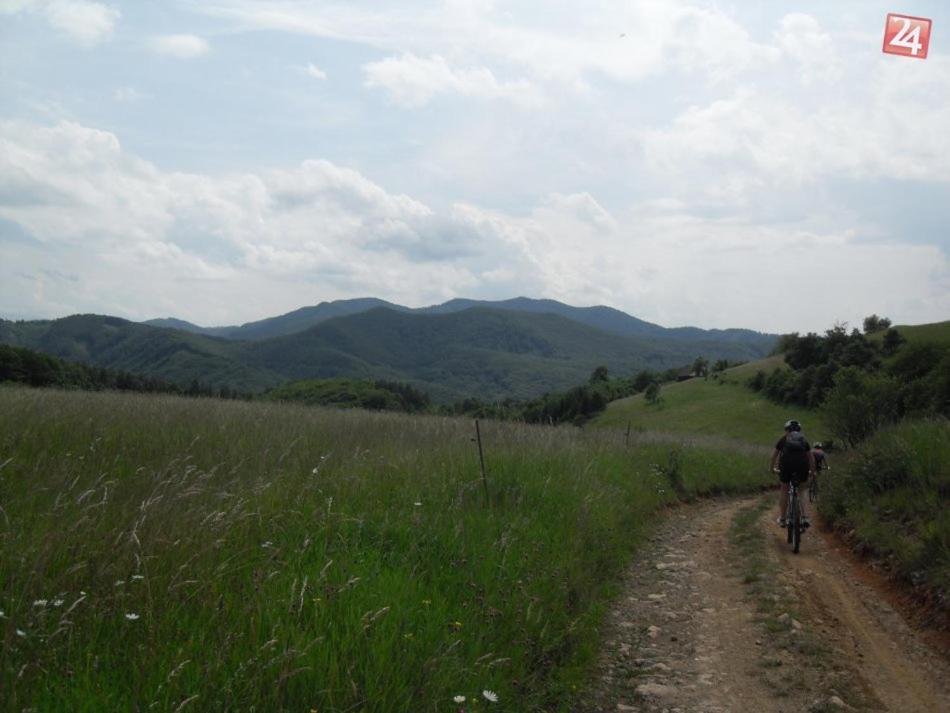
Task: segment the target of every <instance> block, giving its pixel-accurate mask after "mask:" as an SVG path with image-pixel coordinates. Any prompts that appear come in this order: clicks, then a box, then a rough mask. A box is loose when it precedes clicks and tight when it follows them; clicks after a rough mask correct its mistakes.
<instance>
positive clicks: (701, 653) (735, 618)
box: [576, 497, 950, 713]
mask: <svg viewBox="0 0 950 713" xmlns="http://www.w3.org/2000/svg"><path fill="white" fill-rule="evenodd" d="M759 500H760V498H759V497H755V498H747V499H742V500H735V499H731V500H715V501H707V502H704V503H701V504H699V505H695V506H689V507H685V508H679V509H677V510H673V511H671V513H670V515H669V516H668V517H667V518H666V520H665V522H664V523H663V524H661V525H660V527H659V528H658V529H657V531H656V533H655V534H654V536H653V537H652V538H651V540H650V542H649V544H648V545H647V546H646V547H644V548H643V551H642V552H641V555H640V556H639V557H638V559H637V561H636V562H635V563H634V565H633V566H631V568H630V570H629V572H628V574H627V581H626V586H625V588H624V594H623V595H622V596H621V597H620V598H619V601H618V602H617V603H616V604H615V606H614V608H613V609H612V611H611V612H610V614H609V615H608V620H607V624H606V632H605V633H606V645H605V647H604V650H603V652H602V655H601V659H600V663H599V670H598V676H597V678H596V682H595V684H594V685H593V686H592V689H591V691H590V692H589V693H588V694H587V695H586V696H585V697H584V700H583V701H582V702H581V703H580V704H579V705H578V706H577V709H576V710H577V711H584V712H585V713H593V712H594V711H598V712H601V711H631V712H633V711H641V712H644V713H645V712H646V711H656V712H666V713H686V712H687V711H689V712H692V711H697V712H698V711H703V712H705V713H722V712H725V711H736V712H737V713H738V712H745V711H755V712H756V713H758V712H759V711H761V712H763V713H767V712H776V713H779V712H785V711H788V712H791V711H795V712H796V713H799V712H802V711H809V710H811V711H835V710H889V711H901V712H902V713H903V712H904V711H908V712H913V711H927V712H928V713H930V712H931V711H944V710H946V711H950V665H948V662H947V660H946V659H944V658H943V657H941V656H940V655H939V654H937V653H936V652H934V651H933V650H932V649H930V648H928V646H927V645H926V644H925V643H924V640H923V638H922V637H921V636H920V635H919V633H918V632H915V631H914V630H913V629H911V628H910V626H909V625H908V624H907V623H906V621H905V620H904V618H902V616H901V615H900V614H898V613H897V612H896V611H895V609H894V608H893V607H892V606H891V605H890V604H889V603H888V601H887V598H886V597H884V596H882V595H881V594H880V593H879V592H877V591H876V590H875V589H874V588H873V587H871V586H870V585H868V584H867V583H866V582H865V581H862V580H861V579H860V578H859V577H857V576H856V575H855V574H854V571H853V567H854V563H853V561H852V560H851V559H850V557H849V556H848V553H847V552H844V551H841V550H840V549H838V548H836V547H834V546H833V545H832V544H829V539H827V536H825V535H822V534H820V533H817V532H814V531H812V532H809V533H807V534H806V536H805V537H804V539H803V543H802V551H801V553H800V554H798V555H794V554H792V553H791V551H790V550H789V548H788V545H787V544H786V543H785V539H784V531H783V530H780V529H779V528H778V527H777V526H776V525H775V524H774V518H775V514H774V512H773V510H772V509H769V510H768V511H767V512H766V513H765V514H764V515H763V516H762V517H761V518H760V519H759V522H758V531H759V533H760V534H761V536H762V538H763V540H764V543H763V552H764V553H765V555H766V556H767V557H768V558H769V560H770V561H771V563H772V565H773V566H774V568H775V571H777V572H778V575H777V576H776V577H775V578H774V581H770V582H768V584H769V586H772V589H773V592H774V593H773V594H771V595H769V596H771V601H773V602H776V604H775V606H776V607H777V608H778V610H781V609H782V608H783V603H784V602H788V603H789V606H788V613H784V612H783V613H782V614H780V615H779V616H778V618H776V615H775V611H777V610H776V609H775V608H774V607H773V611H772V614H771V615H764V614H763V613H762V610H761V608H760V604H761V603H760V602H757V601H756V597H755V596H752V593H751V591H750V587H749V586H748V585H747V584H745V583H744V582H743V581H742V579H741V572H742V563H741V562H739V561H737V551H736V550H735V548H734V547H733V545H731V544H730V538H729V534H728V533H729V528H730V526H731V524H732V520H733V518H734V516H735V515H736V513H737V512H738V511H739V510H740V509H741V508H743V507H746V506H749V505H752V504H755V503H757V502H759ZM757 596H763V595H762V593H761V592H759V594H758V595H757ZM770 616H771V617H772V618H771V620H770V619H769V617H770Z"/></svg>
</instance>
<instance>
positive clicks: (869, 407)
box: [822, 366, 900, 446]
mask: <svg viewBox="0 0 950 713" xmlns="http://www.w3.org/2000/svg"><path fill="white" fill-rule="evenodd" d="M899 394H900V389H899V386H898V383H897V381H896V380H894V379H893V378H890V377H887V376H881V375H877V374H870V373H868V372H865V371H862V370H861V369H859V368H858V367H853V366H852V367H845V368H843V369H839V370H838V373H837V374H836V375H835V380H834V386H833V387H832V388H831V391H830V392H829V393H828V396H827V397H826V399H825V403H824V405H823V406H822V416H823V418H824V420H825V423H826V424H827V425H828V427H829V428H830V429H831V431H832V433H834V434H835V435H836V436H838V437H839V438H841V439H842V440H843V441H845V442H847V443H848V444H849V445H851V446H855V445H857V444H858V443H860V442H861V441H863V440H864V439H866V438H867V437H868V436H870V435H871V434H872V433H874V432H875V431H876V430H877V429H878V428H880V427H881V426H883V425H885V424H887V423H891V422H893V421H895V420H896V419H897V418H898V416H899V413H900V399H899Z"/></svg>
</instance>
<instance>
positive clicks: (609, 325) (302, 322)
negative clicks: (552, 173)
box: [145, 297, 776, 358]
mask: <svg viewBox="0 0 950 713" xmlns="http://www.w3.org/2000/svg"><path fill="white" fill-rule="evenodd" d="M376 307H387V308H389V309H392V310H395V311H399V312H412V313H416V314H452V313H456V312H462V311H464V310H467V309H472V308H473V307H487V308H491V309H499V310H506V311H513V312H528V313H531V314H556V315H560V316H561V317H566V318H567V319H572V320H574V321H576V322H580V323H581V324H586V325H588V326H590V327H596V328H597V329H602V330H604V331H606V332H611V333H612V334H620V335H623V336H632V337H646V336H652V337H661V336H662V337H670V338H674V339H681V340H683V341H692V342H733V343H736V344H747V345H749V346H750V347H752V349H751V350H750V351H749V352H748V353H747V355H746V358H756V357H759V356H762V355H764V354H767V353H768V352H769V350H771V348H772V347H773V346H774V344H775V340H776V337H775V335H772V334H762V333H761V332H755V331H753V330H751V329H699V328H697V327H673V328H667V327H661V326H660V325H658V324H653V323H652V322H646V321H644V320H642V319H638V318H636V317H631V316H630V315H629V314H627V313H626V312H621V311H620V310H618V309H614V308H613V307H604V306H597V307H572V306H571V305H567V304H564V303H563V302H558V301H557V300H546V299H531V298H528V297H515V298H513V299H510V300H496V301H490V300H470V299H454V300H449V301H448V302H444V303H442V304H439V305H433V306H431V307H419V308H416V309H414V308H410V307H403V306H402V305H397V304H393V303H391V302H386V301H385V300H380V299H376V298H373V297H366V298H359V299H351V300H336V301H334V302H321V303H320V304H318V305H316V306H314V307H301V308H300V309H297V310H294V311H293V312H288V313H287V314H283V315H280V316H278V317H269V318H267V319H262V320H259V321H257V322H248V323H247V324H243V325H241V326H240V327H199V326H198V325H195V324H192V323H190V322H186V321H184V320H180V319H174V318H166V319H153V320H149V321H148V322H145V324H149V325H151V326H157V327H171V328H174V329H183V330H185V331H189V332H194V333H196V334H207V335H210V336H219V337H225V338H228V339H246V340H260V339H268V338H270V337H280V336H285V335H288V334H295V333H297V332H302V331H304V330H306V329H309V328H310V327H315V326H317V325H318V324H320V323H322V322H324V321H326V320H328V319H332V318H334V317H342V316H347V315H351V314H360V313H362V312H366V311H368V310H371V309H374V308H376Z"/></svg>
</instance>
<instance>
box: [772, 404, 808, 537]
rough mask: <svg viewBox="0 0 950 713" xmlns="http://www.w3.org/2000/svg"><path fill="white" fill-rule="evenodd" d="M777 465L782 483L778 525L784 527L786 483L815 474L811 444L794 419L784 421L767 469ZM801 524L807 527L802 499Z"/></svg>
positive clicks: (806, 514) (802, 481)
mask: <svg viewBox="0 0 950 713" xmlns="http://www.w3.org/2000/svg"><path fill="white" fill-rule="evenodd" d="M776 466H778V473H779V481H780V482H781V483H782V494H781V496H780V498H779V518H778V524H779V526H780V527H785V524H786V523H785V514H786V509H787V508H788V484H789V483H791V482H793V481H794V482H795V483H798V484H801V483H804V482H806V481H807V480H808V477H809V476H810V475H811V476H813V475H814V474H815V456H814V455H813V454H812V452H811V446H809V445H808V441H806V440H805V436H804V435H803V434H802V424H800V423H799V422H798V421H796V420H795V419H792V420H790V421H787V422H786V423H785V435H784V436H782V437H781V438H780V439H778V442H777V443H776V444H775V450H774V451H772V458H771V460H770V461H769V470H770V471H774V470H775V469H776ZM802 525H804V526H805V527H808V526H810V525H811V523H810V522H809V520H808V513H807V512H806V510H805V501H804V500H802Z"/></svg>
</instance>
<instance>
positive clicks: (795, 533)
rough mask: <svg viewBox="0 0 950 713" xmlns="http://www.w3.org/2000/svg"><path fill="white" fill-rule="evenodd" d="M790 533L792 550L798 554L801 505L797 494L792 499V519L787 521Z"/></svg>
mask: <svg viewBox="0 0 950 713" xmlns="http://www.w3.org/2000/svg"><path fill="white" fill-rule="evenodd" d="M789 528H790V529H791V535H792V552H794V553H795V554H798V549H799V547H801V544H802V507H801V505H799V503H798V495H797V494H796V495H795V498H794V499H793V500H792V519H791V522H790V523H789Z"/></svg>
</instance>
